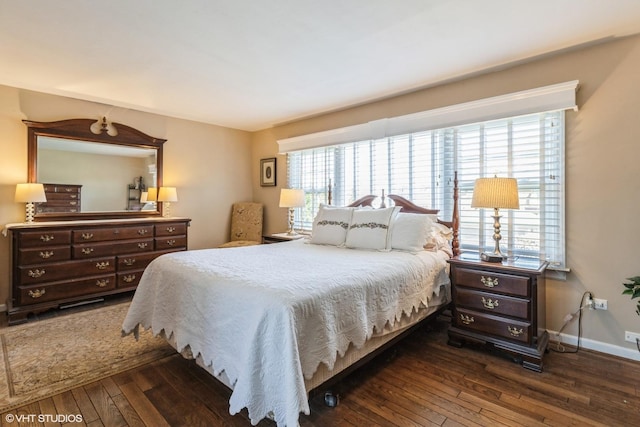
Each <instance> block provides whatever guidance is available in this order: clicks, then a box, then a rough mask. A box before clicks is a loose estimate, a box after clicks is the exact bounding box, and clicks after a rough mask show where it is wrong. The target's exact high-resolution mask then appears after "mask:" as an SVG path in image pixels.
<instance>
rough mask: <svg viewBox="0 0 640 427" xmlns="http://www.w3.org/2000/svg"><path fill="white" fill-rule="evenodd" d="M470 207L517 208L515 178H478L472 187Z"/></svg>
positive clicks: (518, 205) (518, 201) (517, 199)
mask: <svg viewBox="0 0 640 427" xmlns="http://www.w3.org/2000/svg"><path fill="white" fill-rule="evenodd" d="M471 207H472V208H498V209H519V208H520V200H519V198H518V181H516V179H515V178H498V177H495V178H479V179H477V180H476V182H475V185H474V187H473V198H472V200H471Z"/></svg>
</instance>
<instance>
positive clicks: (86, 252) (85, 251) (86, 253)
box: [82, 248, 93, 255]
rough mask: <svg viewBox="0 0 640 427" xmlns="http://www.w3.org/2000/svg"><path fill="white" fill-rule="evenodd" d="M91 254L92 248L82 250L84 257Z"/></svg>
mask: <svg viewBox="0 0 640 427" xmlns="http://www.w3.org/2000/svg"><path fill="white" fill-rule="evenodd" d="M91 252H93V248H82V253H83V254H85V255H89V254H90V253H91Z"/></svg>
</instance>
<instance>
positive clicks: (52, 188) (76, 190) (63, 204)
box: [36, 184, 82, 213]
mask: <svg viewBox="0 0 640 427" xmlns="http://www.w3.org/2000/svg"><path fill="white" fill-rule="evenodd" d="M43 187H44V194H45V196H46V197H47V201H46V202H43V203H36V213H51V212H80V208H81V205H80V203H81V198H80V196H81V190H82V185H72V184H43Z"/></svg>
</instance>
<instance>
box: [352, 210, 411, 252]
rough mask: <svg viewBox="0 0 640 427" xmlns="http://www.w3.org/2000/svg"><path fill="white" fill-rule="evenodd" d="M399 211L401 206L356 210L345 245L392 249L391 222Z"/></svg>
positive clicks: (361, 247)
mask: <svg viewBox="0 0 640 427" xmlns="http://www.w3.org/2000/svg"><path fill="white" fill-rule="evenodd" d="M398 211H400V208H399V207H390V208H384V209H356V210H354V211H353V215H352V216H351V225H350V226H349V231H348V232H347V238H346V241H345V246H346V247H348V248H353V249H372V250H379V251H388V250H390V249H391V233H390V231H391V224H392V223H393V221H394V220H395V217H396V215H397V214H398Z"/></svg>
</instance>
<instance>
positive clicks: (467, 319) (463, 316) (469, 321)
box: [460, 314, 476, 325]
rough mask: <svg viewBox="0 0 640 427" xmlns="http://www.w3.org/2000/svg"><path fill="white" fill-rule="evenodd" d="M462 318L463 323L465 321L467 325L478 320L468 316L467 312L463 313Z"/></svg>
mask: <svg viewBox="0 0 640 427" xmlns="http://www.w3.org/2000/svg"><path fill="white" fill-rule="evenodd" d="M460 320H462V323H464V324H465V325H470V324H472V323H473V322H475V321H476V319H474V318H473V316H467V315H466V314H461V315H460Z"/></svg>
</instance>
